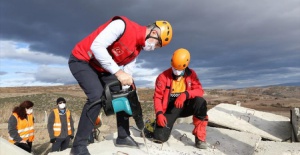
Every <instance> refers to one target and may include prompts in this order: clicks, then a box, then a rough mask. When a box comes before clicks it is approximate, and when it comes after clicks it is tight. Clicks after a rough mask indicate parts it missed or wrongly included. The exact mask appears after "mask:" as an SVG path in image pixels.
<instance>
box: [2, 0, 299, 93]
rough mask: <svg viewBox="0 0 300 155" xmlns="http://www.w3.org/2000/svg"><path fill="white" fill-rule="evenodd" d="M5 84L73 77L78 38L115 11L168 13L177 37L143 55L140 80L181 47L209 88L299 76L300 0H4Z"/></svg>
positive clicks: (142, 16) (134, 15)
mask: <svg viewBox="0 0 300 155" xmlns="http://www.w3.org/2000/svg"><path fill="white" fill-rule="evenodd" d="M0 3H1V5H0V10H1V11H0V15H1V17H0V87H12V86H49V85H66V84H76V83H77V82H76V80H75V79H74V78H73V76H72V74H71V73H70V71H69V68H68V65H67V61H68V57H69V55H70V52H71V50H72V49H73V47H74V45H75V44H76V43H77V42H78V41H80V40H81V39H83V38H84V37H85V36H87V35H88V34H89V33H91V32H92V31H93V30H94V29H96V28H97V27H98V26H99V25H101V24H103V23H104V22H106V21H107V20H109V19H110V18H111V17H113V16H115V15H123V16H127V17H128V18H129V19H131V20H133V21H135V22H137V23H139V24H141V25H148V24H150V23H152V22H154V21H155V20H160V19H163V20H167V21H169V22H170V23H171V25H172V27H173V40H172V42H171V43H170V44H169V45H168V46H166V47H164V48H161V49H158V50H156V51H154V52H144V51H143V52H142V53H141V54H140V56H139V57H138V61H137V66H136V67H137V68H136V70H135V72H134V79H135V82H136V83H137V85H138V87H153V86H154V81H155V79H156V77H157V75H158V74H159V73H160V72H162V71H163V70H165V69H167V68H168V67H170V59H171V55H172V53H173V52H174V50H176V49H177V48H186V49H188V50H189V51H190V53H191V56H192V58H191V63H190V67H191V68H193V69H194V70H195V71H196V72H197V74H198V76H199V78H200V81H201V83H202V85H203V87H204V88H206V89H212V88H227V89H228V88H241V87H252V86H265V85H278V84H286V83H289V84H290V83H294V84H295V83H298V84H299V81H300V80H299V79H300V1H299V0H288V1H274V0H254V1H248V0H238V1H236V0H227V1H224V0H206V1H205V0H151V1H150V0H149V1H146V0H122V1H100V0H84V1H82V0H81V1H80V0H73V1H67V0H51V1H49V0H47V1H46V0H27V1H18V0H2V1H1V2H0Z"/></svg>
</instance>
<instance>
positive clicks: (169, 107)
mask: <svg viewBox="0 0 300 155" xmlns="http://www.w3.org/2000/svg"><path fill="white" fill-rule="evenodd" d="M189 62H190V53H189V51H188V50H186V49H183V48H180V49H178V50H176V51H175V52H174V54H173V56H172V59H171V67H170V68H169V69H167V70H165V71H163V72H162V73H161V74H160V75H159V76H158V77H157V79H156V84H155V92H154V108H155V113H156V128H155V129H154V133H153V138H154V139H156V140H158V141H161V142H166V141H167V140H168V139H169V137H170V134H171V130H172V128H173V125H174V123H175V121H176V119H177V118H179V117H187V116H191V115H193V124H194V126H195V128H194V130H193V134H194V135H195V146H196V147H197V148H200V149H206V148H207V144H206V126H207V123H208V116H207V105H206V100H205V99H203V94H204V91H203V89H202V86H201V83H200V81H199V79H198V77H197V74H196V72H195V71H194V70H192V69H190V68H189V67H188V65H189Z"/></svg>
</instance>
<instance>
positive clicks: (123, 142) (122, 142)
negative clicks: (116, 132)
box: [116, 136, 143, 148]
mask: <svg viewBox="0 0 300 155" xmlns="http://www.w3.org/2000/svg"><path fill="white" fill-rule="evenodd" d="M142 145H143V144H142V143H137V142H136V141H135V140H134V139H133V138H132V137H131V136H127V137H125V138H119V137H118V138H117V140H116V146H118V147H131V148H140V146H142Z"/></svg>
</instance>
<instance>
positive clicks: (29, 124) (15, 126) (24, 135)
mask: <svg viewBox="0 0 300 155" xmlns="http://www.w3.org/2000/svg"><path fill="white" fill-rule="evenodd" d="M32 107H33V103H32V102H31V101H28V100H26V101H24V102H22V103H21V104H20V105H19V106H17V107H14V109H13V111H12V115H11V116H10V118H9V120H8V133H9V142H11V143H12V144H15V145H17V146H18V147H20V148H22V149H24V150H26V151H27V152H29V153H30V152H31V148H32V142H33V139H34V127H33V125H34V122H33V120H34V118H33V115H32V111H33V109H32Z"/></svg>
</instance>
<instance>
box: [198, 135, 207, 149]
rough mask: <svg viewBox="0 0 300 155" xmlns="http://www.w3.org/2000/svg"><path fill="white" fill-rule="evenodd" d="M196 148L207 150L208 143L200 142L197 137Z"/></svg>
mask: <svg viewBox="0 0 300 155" xmlns="http://www.w3.org/2000/svg"><path fill="white" fill-rule="evenodd" d="M195 146H196V147H197V148H199V149H207V144H206V142H205V141H201V140H199V139H198V138H197V137H195Z"/></svg>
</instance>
